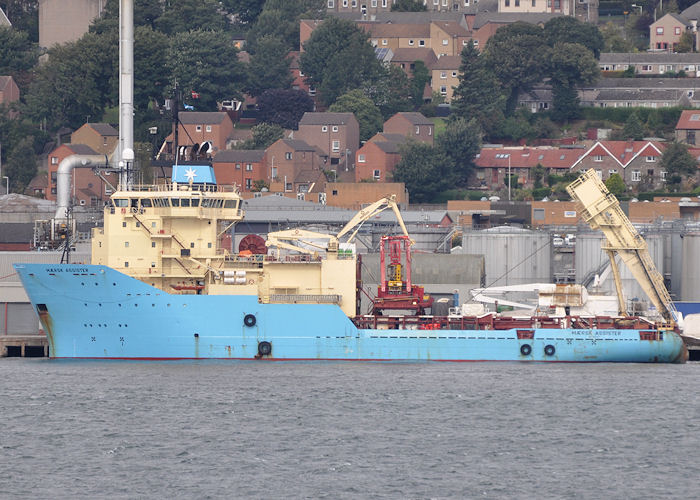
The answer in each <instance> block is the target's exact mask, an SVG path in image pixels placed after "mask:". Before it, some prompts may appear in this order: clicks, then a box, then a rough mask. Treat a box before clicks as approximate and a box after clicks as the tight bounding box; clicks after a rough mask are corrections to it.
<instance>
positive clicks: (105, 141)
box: [102, 137, 107, 146]
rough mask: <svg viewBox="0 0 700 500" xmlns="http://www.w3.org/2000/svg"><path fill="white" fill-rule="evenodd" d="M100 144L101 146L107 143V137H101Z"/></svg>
mask: <svg viewBox="0 0 700 500" xmlns="http://www.w3.org/2000/svg"><path fill="white" fill-rule="evenodd" d="M102 145H103V146H106V145H107V138H106V137H102Z"/></svg>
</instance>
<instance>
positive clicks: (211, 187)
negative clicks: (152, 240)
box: [119, 182, 239, 193]
mask: <svg viewBox="0 0 700 500" xmlns="http://www.w3.org/2000/svg"><path fill="white" fill-rule="evenodd" d="M183 186H186V187H187V188H188V189H189V190H191V191H204V192H208V193H238V192H239V189H238V185H237V184H192V185H190V184H186V183H173V182H164V183H161V184H134V185H132V186H129V188H128V189H124V188H123V187H122V186H120V187H119V190H120V191H139V192H165V191H174V190H176V188H179V187H183Z"/></svg>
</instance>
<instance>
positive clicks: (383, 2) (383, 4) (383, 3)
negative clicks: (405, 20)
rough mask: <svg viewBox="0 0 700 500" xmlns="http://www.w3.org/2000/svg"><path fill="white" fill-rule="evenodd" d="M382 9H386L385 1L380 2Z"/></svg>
mask: <svg viewBox="0 0 700 500" xmlns="http://www.w3.org/2000/svg"><path fill="white" fill-rule="evenodd" d="M382 7H384V8H385V9H386V0H382Z"/></svg>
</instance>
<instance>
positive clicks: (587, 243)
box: [576, 232, 664, 300]
mask: <svg viewBox="0 0 700 500" xmlns="http://www.w3.org/2000/svg"><path fill="white" fill-rule="evenodd" d="M604 240H605V236H604V235H603V233H601V232H591V233H588V232H580V233H578V235H577V237H576V283H582V284H583V283H584V282H586V281H588V279H589V278H590V277H591V276H592V275H594V274H598V275H599V276H601V278H602V277H603V273H604V272H605V270H606V269H605V268H606V267H607V265H608V263H609V262H610V259H609V258H608V255H607V253H606V252H604V251H603V249H602V244H603V241H604ZM644 240H645V241H646V242H647V247H648V248H649V255H650V256H651V260H652V261H653V262H654V265H655V266H656V269H657V270H658V271H659V273H661V274H662V275H663V273H664V270H663V263H664V240H663V238H662V236H661V235H659V234H646V235H644ZM617 262H618V268H619V270H620V278H621V279H622V286H623V289H624V291H625V298H626V299H634V298H637V299H640V300H647V296H646V294H645V293H644V291H643V290H642V288H641V287H640V286H639V284H638V283H637V280H636V279H635V278H634V277H633V276H632V273H631V272H630V271H629V269H627V266H626V265H625V264H624V263H623V262H622V260H621V259H620V258H618V259H617ZM608 276H609V278H608V279H607V280H605V281H604V282H603V283H602V284H601V287H600V292H603V293H610V294H614V293H615V281H614V279H613V276H612V275H611V274H609V275H608Z"/></svg>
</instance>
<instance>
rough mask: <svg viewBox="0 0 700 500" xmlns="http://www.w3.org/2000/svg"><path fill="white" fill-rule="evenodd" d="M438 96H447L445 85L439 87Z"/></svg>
mask: <svg viewBox="0 0 700 500" xmlns="http://www.w3.org/2000/svg"><path fill="white" fill-rule="evenodd" d="M440 95H447V86H446V85H441V86H440Z"/></svg>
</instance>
